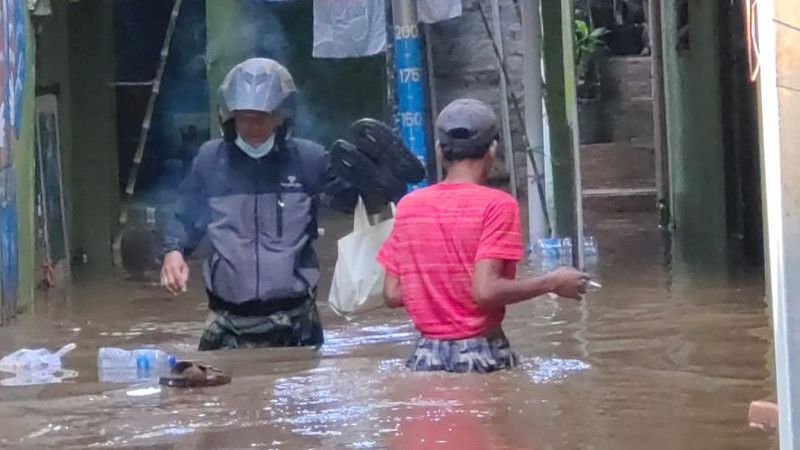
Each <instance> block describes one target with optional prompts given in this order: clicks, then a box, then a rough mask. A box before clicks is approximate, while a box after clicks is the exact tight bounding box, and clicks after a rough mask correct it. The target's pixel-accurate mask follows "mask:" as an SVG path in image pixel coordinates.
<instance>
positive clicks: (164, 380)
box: [158, 361, 231, 388]
mask: <svg viewBox="0 0 800 450" xmlns="http://www.w3.org/2000/svg"><path fill="white" fill-rule="evenodd" d="M158 382H159V384H161V385H162V386H168V387H177V388H192V387H211V386H221V385H223V384H228V383H230V382H231V376H230V375H228V374H226V373H225V372H223V371H221V370H219V369H217V368H216V367H212V366H209V365H205V364H201V363H197V362H192V361H178V362H177V363H175V365H174V366H172V370H170V375H168V376H164V377H161V378H160V379H159V381H158Z"/></svg>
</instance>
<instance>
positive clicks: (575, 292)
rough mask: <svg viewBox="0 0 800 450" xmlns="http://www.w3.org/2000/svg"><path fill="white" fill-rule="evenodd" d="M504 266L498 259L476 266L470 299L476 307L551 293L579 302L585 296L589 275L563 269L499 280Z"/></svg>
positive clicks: (484, 261)
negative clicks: (535, 275) (534, 275)
mask: <svg viewBox="0 0 800 450" xmlns="http://www.w3.org/2000/svg"><path fill="white" fill-rule="evenodd" d="M505 264H506V262H505V261H502V260H498V259H483V260H480V261H478V262H477V263H476V264H475V273H474V275H473V276H472V297H473V299H474V300H475V303H477V304H478V306H480V307H491V306H501V305H509V304H512V303H518V302H521V301H525V300H530V299H532V298H534V297H538V296H540V295H544V294H547V293H550V292H553V293H555V294H558V295H559V296H561V297H566V298H573V299H576V300H578V299H580V297H581V294H583V293H585V292H586V283H587V282H588V281H589V275H587V274H585V273H582V272H579V271H577V270H575V269H572V268H566V267H565V268H561V269H558V270H556V271H554V272H550V273H548V274H547V275H544V276H541V277H536V278H523V279H515V280H509V279H506V278H503V276H502V274H503V267H504V266H505Z"/></svg>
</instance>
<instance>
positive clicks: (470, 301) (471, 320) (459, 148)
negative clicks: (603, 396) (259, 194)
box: [378, 99, 589, 372]
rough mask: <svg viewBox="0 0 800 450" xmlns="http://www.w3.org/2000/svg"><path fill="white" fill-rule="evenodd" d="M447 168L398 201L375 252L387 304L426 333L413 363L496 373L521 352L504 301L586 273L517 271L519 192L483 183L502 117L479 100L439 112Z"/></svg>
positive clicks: (583, 278)
mask: <svg viewBox="0 0 800 450" xmlns="http://www.w3.org/2000/svg"><path fill="white" fill-rule="evenodd" d="M436 131H437V137H438V139H439V141H438V142H437V150H438V152H439V155H440V157H441V158H442V159H443V160H444V162H445V165H446V168H447V178H446V179H445V180H444V181H443V182H442V183H439V184H436V185H433V186H430V187H427V188H423V189H419V190H417V191H414V192H412V193H410V194H408V195H406V196H405V197H403V199H402V200H400V203H399V204H398V205H397V211H396V213H395V221H394V228H393V229H392V232H391V235H390V236H389V238H388V239H387V240H386V242H385V243H384V244H383V247H382V248H381V250H380V252H379V253H378V261H379V263H380V264H381V265H382V266H383V267H384V269H385V270H386V281H385V285H384V296H385V297H386V304H387V305H388V306H389V307H401V306H402V307H405V309H406V311H407V312H408V314H409V316H410V317H411V320H412V322H414V325H415V326H416V328H417V330H418V331H419V332H420V333H421V334H422V336H421V337H420V339H419V340H418V341H417V345H416V348H415V349H414V352H413V353H412V355H411V357H410V358H409V360H408V362H407V365H408V367H409V368H410V369H411V370H415V371H429V370H443V371H448V372H491V371H495V370H499V369H507V368H511V367H513V366H514V365H515V364H516V357H515V356H514V353H513V352H512V351H511V349H510V347H509V343H508V340H507V339H506V337H505V334H504V333H503V329H502V326H501V325H502V322H503V317H504V315H505V307H506V305H509V304H511V303H516V302H520V301H523V300H527V299H531V298H534V297H536V296H539V295H543V294H546V293H549V292H553V293H555V294H558V295H560V296H562V297H567V298H579V297H580V294H581V293H583V292H585V290H586V284H587V282H588V281H589V277H588V276H587V275H586V274H584V273H581V272H578V271H577V270H574V269H572V268H563V269H559V270H556V271H555V272H552V273H550V274H548V275H545V276H543V277H539V278H528V279H516V278H515V275H516V264H517V263H518V262H519V261H520V259H522V239H521V234H520V225H519V211H518V207H517V202H516V199H514V198H513V197H512V196H510V195H508V194H506V193H505V192H502V191H500V190H497V189H491V188H489V187H486V186H484V185H485V184H486V181H487V179H488V174H489V169H490V168H491V167H492V164H493V161H494V156H495V152H496V151H497V139H498V131H497V118H496V117H495V114H494V112H493V111H492V109H491V108H490V107H489V106H488V105H486V104H484V103H482V102H479V101H477V100H472V99H461V100H456V101H454V102H453V103H451V104H449V105H448V106H447V107H446V108H444V109H443V110H442V112H441V113H440V114H439V117H438V119H437V120H436Z"/></svg>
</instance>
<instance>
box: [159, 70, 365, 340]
mask: <svg viewBox="0 0 800 450" xmlns="http://www.w3.org/2000/svg"><path fill="white" fill-rule="evenodd" d="M294 92H295V85H294V81H293V80H292V77H291V75H290V74H289V72H288V71H287V70H286V68H284V67H283V66H281V65H280V64H278V63H277V62H275V61H273V60H270V59H266V58H253V59H249V60H246V61H244V62H242V63H241V64H239V65H237V66H236V67H234V68H233V69H232V70H231V71H230V72H229V73H228V74H227V76H226V77H225V80H224V81H223V83H222V85H221V87H220V90H219V96H220V105H219V115H220V120H221V122H222V126H223V135H224V137H223V138H222V139H214V140H211V141H209V142H206V143H205V144H203V145H202V146H201V148H200V150H199V151H198V154H197V156H196V158H195V159H194V161H193V163H192V165H191V168H190V169H189V171H188V173H187V175H186V178H185V179H184V181H183V183H182V184H181V188H180V199H179V202H178V205H177V208H176V213H175V216H174V217H173V218H172V220H171V221H170V222H169V224H168V226H167V231H166V236H165V248H164V250H165V257H164V264H163V267H162V272H161V282H162V284H163V285H164V286H165V287H166V288H167V289H168V290H169V291H170V292H171V293H173V294H178V293H180V292H185V291H186V285H187V282H188V280H189V267H188V265H187V264H186V260H185V257H186V256H187V255H189V254H190V253H191V252H192V251H193V250H194V248H195V247H196V246H197V244H198V243H199V241H200V240H201V239H202V237H203V236H208V240H209V243H210V247H211V252H210V255H209V257H208V259H207V261H206V262H205V265H204V267H203V278H204V281H205V287H206V291H207V293H208V298H209V309H210V313H209V317H208V320H207V323H206V328H205V331H204V333H203V336H202V337H201V340H200V346H199V347H200V350H215V349H223V348H244V347H268V346H312V345H319V344H321V343H322V341H323V334H322V326H321V324H320V320H319V315H318V313H317V307H316V304H315V290H316V286H317V282H318V280H319V264H318V262H317V256H316V253H315V251H314V248H313V242H314V240H315V239H316V238H317V229H318V228H317V209H318V207H319V205H320V204H321V203H325V204H327V205H329V206H332V207H334V208H336V209H340V210H343V211H348V210H352V208H353V205H354V204H355V202H356V199H357V196H358V192H356V191H355V189H354V188H353V187H352V186H351V185H350V184H348V183H346V182H344V181H343V180H341V179H340V178H338V177H337V176H336V175H335V174H334V173H333V172H332V170H331V166H330V163H329V161H328V157H327V154H326V152H325V150H324V148H323V147H321V146H319V145H317V144H315V143H313V142H310V141H306V140H303V139H298V138H295V137H289V136H288V135H287V134H288V131H289V126H290V121H291V119H292V117H293V116H294V113H295V109H294Z"/></svg>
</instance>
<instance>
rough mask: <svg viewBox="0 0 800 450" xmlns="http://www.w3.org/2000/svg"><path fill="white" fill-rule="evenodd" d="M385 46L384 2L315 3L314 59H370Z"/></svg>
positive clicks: (346, 0)
mask: <svg viewBox="0 0 800 450" xmlns="http://www.w3.org/2000/svg"><path fill="white" fill-rule="evenodd" d="M385 47H386V9H385V4H384V0H314V49H313V55H314V57H315V58H351V57H359V56H372V55H375V54H378V53H380V52H382V51H383V49H384V48H385Z"/></svg>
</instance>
